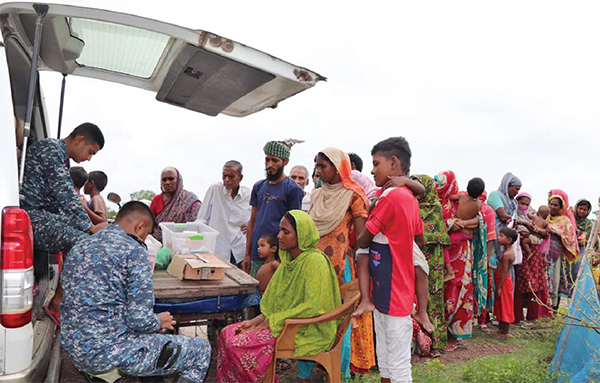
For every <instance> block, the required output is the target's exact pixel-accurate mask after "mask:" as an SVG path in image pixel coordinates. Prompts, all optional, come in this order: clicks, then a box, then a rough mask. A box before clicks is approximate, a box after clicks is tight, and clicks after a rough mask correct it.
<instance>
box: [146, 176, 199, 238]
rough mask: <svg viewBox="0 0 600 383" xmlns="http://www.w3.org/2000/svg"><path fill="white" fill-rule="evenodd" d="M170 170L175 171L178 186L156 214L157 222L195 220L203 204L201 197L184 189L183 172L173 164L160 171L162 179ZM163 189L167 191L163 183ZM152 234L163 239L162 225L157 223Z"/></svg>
mask: <svg viewBox="0 0 600 383" xmlns="http://www.w3.org/2000/svg"><path fill="white" fill-rule="evenodd" d="M168 172H169V173H173V175H175V178H177V187H176V188H175V193H173V196H172V197H171V200H170V201H169V202H168V203H167V204H166V205H165V207H164V209H163V210H162V211H161V212H160V213H158V215H157V216H156V222H178V223H183V222H186V221H187V217H191V218H190V220H191V221H194V220H195V219H196V216H198V210H200V206H202V203H201V202H200V199H198V197H197V196H196V194H194V193H192V192H189V191H187V190H183V177H182V176H181V173H179V170H177V169H175V168H174V167H172V166H169V167H166V168H164V169H163V171H162V172H160V178H161V180H162V176H163V174H165V173H168ZM161 190H162V192H163V193H164V192H165V191H164V190H163V188H162V185H161ZM152 236H153V237H154V238H156V239H158V240H159V241H162V230H161V228H160V226H158V225H156V227H155V228H154V231H153V232H152Z"/></svg>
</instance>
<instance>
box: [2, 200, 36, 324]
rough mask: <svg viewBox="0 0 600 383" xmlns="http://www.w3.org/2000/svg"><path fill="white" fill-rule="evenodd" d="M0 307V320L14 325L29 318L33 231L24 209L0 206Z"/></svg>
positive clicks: (31, 295) (22, 322)
mask: <svg viewBox="0 0 600 383" xmlns="http://www.w3.org/2000/svg"><path fill="white" fill-rule="evenodd" d="M1 243H2V252H1V256H2V258H1V259H0V266H1V270H2V307H1V313H0V323H1V324H2V326H4V327H7V328H15V327H21V326H24V325H26V324H27V323H29V322H31V306H32V303H33V231H32V229H31V220H30V219H29V216H28V215H27V213H26V212H25V210H23V209H21V208H18V207H7V208H4V209H3V210H2V237H1Z"/></svg>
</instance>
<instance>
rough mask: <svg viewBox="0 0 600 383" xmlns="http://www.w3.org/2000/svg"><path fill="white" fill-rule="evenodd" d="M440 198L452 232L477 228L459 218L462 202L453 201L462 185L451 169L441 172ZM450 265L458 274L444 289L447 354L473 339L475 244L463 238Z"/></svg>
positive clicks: (438, 179)
mask: <svg viewBox="0 0 600 383" xmlns="http://www.w3.org/2000/svg"><path fill="white" fill-rule="evenodd" d="M435 181H436V189H437V192H438V198H439V199H440V203H441V204H442V210H443V215H444V222H445V223H446V227H447V228H448V232H455V231H458V230H460V229H461V228H476V227H478V226H479V219H478V218H474V219H472V220H467V221H463V220H460V219H457V218H456V211H457V209H458V202H457V201H452V200H451V199H450V197H451V196H453V195H456V194H458V182H457V181H456V176H455V175H454V172H453V171H451V170H446V171H443V172H440V173H438V175H437V176H435ZM448 252H449V255H450V264H451V265H452V269H453V271H454V279H451V280H449V281H447V282H446V284H445V286H444V300H445V302H446V320H447V324H448V347H447V349H446V350H447V351H452V350H454V349H456V343H457V342H456V340H457V339H464V338H470V337H471V336H472V334H473V315H474V312H473V283H472V280H471V274H472V267H473V244H472V242H471V241H470V240H467V239H463V240H461V241H459V242H457V243H454V244H452V245H450V246H449V247H448Z"/></svg>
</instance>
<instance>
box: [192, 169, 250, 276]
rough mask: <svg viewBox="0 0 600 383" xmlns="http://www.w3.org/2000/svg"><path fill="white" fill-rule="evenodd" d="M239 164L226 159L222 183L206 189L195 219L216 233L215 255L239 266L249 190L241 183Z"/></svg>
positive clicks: (244, 239) (248, 211) (247, 211)
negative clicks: (217, 233) (217, 234)
mask: <svg viewBox="0 0 600 383" xmlns="http://www.w3.org/2000/svg"><path fill="white" fill-rule="evenodd" d="M242 178H244V176H243V175H242V164H241V163H239V162H238V161H233V160H232V161H227V162H226V163H225V165H223V182H217V183H216V184H213V185H211V186H210V187H209V188H208V190H207V191H206V195H205V196H204V200H203V203H202V207H201V208H200V212H199V213H198V218H197V219H196V221H197V222H202V223H204V224H206V225H208V226H210V227H212V228H213V229H215V230H217V231H218V232H219V236H218V237H217V246H216V249H215V254H216V255H218V256H219V257H221V258H222V259H224V260H226V261H230V262H231V263H233V264H235V265H239V264H240V263H241V262H242V261H243V260H244V255H245V253H246V229H247V225H248V221H249V220H250V213H251V208H250V189H248V188H247V187H245V186H241V185H240V182H241V181H242Z"/></svg>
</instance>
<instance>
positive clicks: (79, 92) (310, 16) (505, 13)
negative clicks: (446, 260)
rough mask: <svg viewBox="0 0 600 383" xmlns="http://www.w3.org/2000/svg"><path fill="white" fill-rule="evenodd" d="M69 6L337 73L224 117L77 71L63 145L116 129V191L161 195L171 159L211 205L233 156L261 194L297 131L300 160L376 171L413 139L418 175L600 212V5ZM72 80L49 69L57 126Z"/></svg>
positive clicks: (110, 154)
mask: <svg viewBox="0 0 600 383" xmlns="http://www.w3.org/2000/svg"><path fill="white" fill-rule="evenodd" d="M67 3H69V4H79V5H86V6H91V7H96V8H104V9H109V10H114V11H120V12H126V13H133V14H138V15H141V16H145V17H150V18H154V19H158V20H162V21H168V22H171V23H175V24H179V25H182V26H186V27H191V28H195V29H203V30H207V31H211V32H214V33H216V34H219V35H221V36H224V37H227V38H230V39H232V40H235V41H238V42H241V43H244V44H247V45H249V46H251V47H253V48H256V49H259V50H262V51H265V52H267V53H270V54H272V55H274V56H277V57H279V58H281V59H283V60H286V61H289V62H291V63H293V64H295V65H299V66H304V67H306V68H309V69H311V70H313V71H316V72H318V73H320V74H321V75H323V76H325V77H327V78H328V82H322V83H319V84H317V85H316V86H315V87H314V88H313V89H310V90H308V91H306V92H303V93H301V94H299V95H297V96H294V97H292V98H291V99H288V100H286V101H284V102H281V103H280V104H279V107H278V108H277V109H275V110H270V109H269V110H265V111H262V112H259V113H258V114H255V115H252V116H249V117H245V118H233V117H227V116H218V117H216V118H214V117H208V116H205V115H202V114H199V113H195V112H191V111H188V110H185V109H181V108H177V107H173V106H170V105H166V104H163V103H160V102H158V101H156V100H155V99H154V97H155V95H154V94H153V93H151V92H148V91H143V90H138V89H134V88H131V87H126V86H124V85H119V84H113V83H107V82H102V81H98V80H88V79H83V78H76V77H68V79H67V91H66V100H65V113H64V120H63V136H64V135H66V134H68V133H69V132H70V131H71V129H72V128H73V127H75V126H76V125H78V124H79V123H81V122H84V121H90V122H94V123H96V124H98V125H99V126H100V128H101V129H102V130H103V132H104V134H105V137H106V140H107V143H106V146H105V148H104V150H102V151H101V152H100V153H99V154H98V155H97V156H96V157H94V158H93V159H92V161H91V162H86V163H83V164H82V165H83V166H84V167H85V168H86V170H88V171H91V170H104V171H105V172H106V173H107V174H108V176H109V184H108V187H107V189H106V190H105V192H104V193H103V194H104V196H106V194H107V193H108V191H115V192H117V193H119V194H120V195H121V196H122V197H123V199H124V200H128V199H129V194H130V193H131V192H133V191H136V190H140V189H150V190H153V191H155V192H159V191H160V184H159V177H160V171H161V169H162V168H164V167H166V166H170V165H172V166H175V167H177V168H178V169H179V170H180V171H181V173H182V174H183V177H184V185H185V188H186V189H187V190H190V191H193V192H195V193H196V194H197V195H198V196H199V197H200V198H201V199H203V196H204V193H205V191H206V189H207V187H208V186H209V185H210V184H212V183H214V182H217V181H219V180H220V177H221V166H222V164H223V163H224V162H225V161H227V160H229V159H236V160H239V161H240V162H242V164H243V165H244V169H245V170H244V175H245V178H244V181H243V184H245V185H246V186H248V187H251V186H252V184H253V183H254V182H255V181H257V180H259V179H261V178H263V177H264V170H263V168H264V163H263V161H264V155H263V152H262V147H263V145H264V143H265V142H266V141H269V140H273V139H284V138H289V137H293V138H298V139H304V140H306V142H305V143H303V144H299V145H296V146H295V147H294V148H293V150H292V156H291V160H290V165H294V164H303V165H305V166H307V167H308V168H309V169H311V168H312V159H313V157H314V155H315V154H316V153H317V152H318V151H319V150H320V149H322V148H325V147H327V146H337V147H340V148H342V149H344V150H346V151H354V152H356V153H358V154H359V155H360V156H361V157H362V158H363V160H364V162H365V164H366V165H365V170H364V171H366V172H368V171H370V166H369V164H370V161H371V157H370V150H371V148H372V146H373V145H374V144H375V143H377V142H378V141H380V140H382V139H385V138H387V137H390V136H395V135H403V136H405V137H406V138H407V139H408V141H409V143H410V145H411V148H412V150H413V159H412V163H413V165H412V169H411V170H412V173H426V174H430V175H433V174H436V173H437V172H439V171H441V170H444V169H451V170H454V172H455V173H456V174H457V176H458V179H459V184H460V186H461V189H464V188H465V187H466V183H467V181H468V180H469V179H470V178H471V177H475V176H479V177H482V178H483V179H484V180H485V181H486V189H487V190H488V192H489V191H491V190H494V189H496V188H497V187H498V185H499V183H500V179H501V177H502V175H503V174H504V173H505V172H507V171H510V172H513V173H514V174H516V175H517V176H519V177H520V178H521V180H522V181H523V188H522V190H523V191H527V192H529V193H531V194H532V195H533V202H532V205H533V206H536V207H537V206H539V205H540V204H543V203H545V199H546V197H547V193H548V190H549V189H551V188H562V189H563V190H565V191H566V192H567V193H568V194H569V197H570V202H571V204H574V203H575V201H576V200H577V199H579V198H581V197H586V198H588V199H590V200H591V201H592V203H593V205H594V206H596V203H595V201H596V199H597V197H598V195H599V194H600V190H599V189H600V188H599V182H598V180H599V174H598V170H597V168H596V166H597V164H598V159H597V157H596V155H595V154H596V153H598V145H600V129H598V128H599V124H600V108H598V105H599V104H600V74H599V72H600V71H599V68H600V49H599V46H600V37H599V36H600V23H598V19H597V15H598V14H599V12H598V11H599V10H600V3H597V2H568V3H566V2H548V1H543V2H542V1H540V2H533V1H532V2H521V1H519V2H517V1H514V2H511V1H508V2H507V1H505V2H497V3H494V4H492V3H490V2H480V1H473V2H466V1H453V2H430V1H426V2H422V1H420V2H412V1H410V2H409V1H399V2H391V1H388V2H362V3H352V2H342V1H331V2H327V1H302V2H281V1H235V2H231V1H229V2H228V1H219V2H211V3H203V2H198V1H178V0H171V1H168V2H165V1H162V2H158V1H132V0H128V1H107V0H104V1H97V0H96V1H94V0H86V1H83V0H82V1H69V2H67ZM353 4H354V5H353ZM61 79H62V76H60V75H54V74H49V73H44V74H42V81H43V83H42V85H43V86H44V92H45V96H46V102H47V105H48V107H49V109H50V118H51V123H52V124H53V125H56V122H57V120H58V101H59V96H60V82H61ZM290 169H291V166H288V168H287V169H286V170H287V171H288V172H289V170H290ZM310 187H312V184H311V185H310ZM109 206H110V207H115V206H114V205H112V204H110V203H109Z"/></svg>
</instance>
